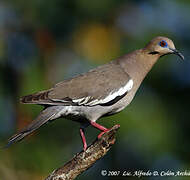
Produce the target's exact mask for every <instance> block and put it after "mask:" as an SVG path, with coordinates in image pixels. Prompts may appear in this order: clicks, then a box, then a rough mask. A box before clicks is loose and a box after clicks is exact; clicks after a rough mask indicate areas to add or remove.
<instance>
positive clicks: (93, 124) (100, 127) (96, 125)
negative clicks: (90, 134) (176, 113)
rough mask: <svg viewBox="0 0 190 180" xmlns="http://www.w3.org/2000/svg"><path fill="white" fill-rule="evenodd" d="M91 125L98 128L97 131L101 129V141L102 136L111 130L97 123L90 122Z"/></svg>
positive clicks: (99, 136)
mask: <svg viewBox="0 0 190 180" xmlns="http://www.w3.org/2000/svg"><path fill="white" fill-rule="evenodd" d="M90 124H91V125H92V126H93V127H95V128H97V129H99V130H100V131H102V132H101V133H100V134H99V135H98V139H100V138H101V136H102V135H103V134H104V133H105V132H107V131H109V129H107V128H105V127H104V126H102V125H100V124H98V123H96V122H93V121H90Z"/></svg>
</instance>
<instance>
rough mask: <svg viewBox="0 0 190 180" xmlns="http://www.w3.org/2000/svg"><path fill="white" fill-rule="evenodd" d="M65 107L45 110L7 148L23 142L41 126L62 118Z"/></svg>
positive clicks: (15, 136)
mask: <svg viewBox="0 0 190 180" xmlns="http://www.w3.org/2000/svg"><path fill="white" fill-rule="evenodd" d="M61 109H63V106H51V107H48V108H46V109H44V110H43V111H42V112H41V113H40V114H39V115H38V117H37V118H36V119H35V120H34V121H32V123H30V124H29V125H28V126H27V127H25V128H24V129H22V130H21V131H20V132H18V133H17V134H15V135H13V136H12V137H11V138H10V139H9V140H8V144H7V145H6V146H5V148H7V147H9V146H10V145H12V144H13V143H15V142H18V141H21V140H22V139H23V138H24V137H25V136H27V135H29V134H31V133H32V132H33V131H35V130H36V129H38V128H39V127H40V126H42V125H44V124H46V123H47V122H49V121H51V120H53V119H56V118H58V117H60V111H61Z"/></svg>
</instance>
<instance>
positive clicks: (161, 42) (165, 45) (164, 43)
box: [159, 40, 168, 47]
mask: <svg viewBox="0 0 190 180" xmlns="http://www.w3.org/2000/svg"><path fill="white" fill-rule="evenodd" d="M159 45H160V46H161V47H167V46H168V43H167V42H166V41H164V40H162V41H160V42H159Z"/></svg>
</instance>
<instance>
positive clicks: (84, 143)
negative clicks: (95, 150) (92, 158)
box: [80, 128, 87, 151]
mask: <svg viewBox="0 0 190 180" xmlns="http://www.w3.org/2000/svg"><path fill="white" fill-rule="evenodd" d="M80 135H81V138H82V142H83V150H84V151H86V148H87V143H86V138H85V135H84V129H83V128H80Z"/></svg>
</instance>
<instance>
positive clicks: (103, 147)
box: [45, 125, 120, 180]
mask: <svg viewBox="0 0 190 180" xmlns="http://www.w3.org/2000/svg"><path fill="white" fill-rule="evenodd" d="M119 127H120V126H119V125H115V126H113V127H112V128H111V129H110V130H109V131H108V132H106V133H105V134H103V135H102V137H101V138H100V139H96V140H95V141H94V142H93V143H92V144H91V145H90V146H89V147H88V148H87V150H86V151H85V152H84V151H81V152H80V153H77V154H76V155H75V156H74V157H73V158H72V159H71V160H70V161H68V162H67V163H66V164H64V165H63V166H62V167H60V168H58V169H56V170H54V171H53V172H52V173H51V174H50V175H49V176H48V177H47V178H46V179H45V180H73V179H75V178H76V177H77V176H78V175H80V174H81V173H82V172H84V171H86V170H87V169H88V168H90V167H91V166H92V165H93V164H94V163H95V162H96V161H97V160H99V159H100V158H102V157H103V156H104V155H105V154H106V153H107V152H108V151H109V149H110V148H111V146H112V145H113V144H114V142H115V140H116V139H115V137H116V132H117V130H118V129H119Z"/></svg>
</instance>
